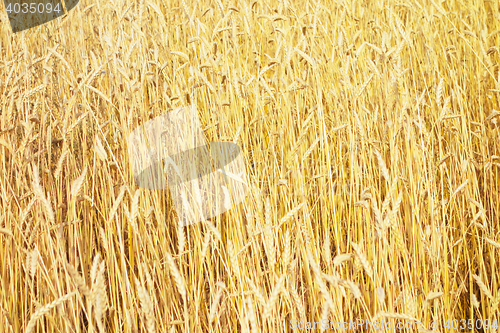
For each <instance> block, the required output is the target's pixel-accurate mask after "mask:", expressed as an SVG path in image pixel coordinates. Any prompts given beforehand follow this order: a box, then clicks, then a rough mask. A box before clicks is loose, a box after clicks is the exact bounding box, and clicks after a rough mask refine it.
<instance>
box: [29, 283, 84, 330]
mask: <svg viewBox="0 0 500 333" xmlns="http://www.w3.org/2000/svg"><path fill="white" fill-rule="evenodd" d="M75 294H76V292H71V293H69V294H66V295H64V296H62V297H60V298H58V299H56V300H55V301H53V302H51V303H49V304H47V305H45V306H43V307H41V308H39V309H38V310H36V311H35V313H34V314H33V315H32V316H31V318H30V321H29V322H28V325H26V333H31V332H32V331H33V330H34V329H35V326H36V323H37V321H38V319H40V318H41V317H42V316H44V315H45V314H47V313H48V312H49V311H50V310H52V309H53V308H55V307H56V306H58V305H59V304H61V303H63V302H66V301H67V300H68V299H70V298H71V297H73V296H74V295H75Z"/></svg>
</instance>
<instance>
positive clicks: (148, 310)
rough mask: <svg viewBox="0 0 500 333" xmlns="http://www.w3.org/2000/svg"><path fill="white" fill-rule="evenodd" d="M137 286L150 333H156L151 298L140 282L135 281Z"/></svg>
mask: <svg viewBox="0 0 500 333" xmlns="http://www.w3.org/2000/svg"><path fill="white" fill-rule="evenodd" d="M135 285H136V288H137V295H138V296H139V300H140V301H141V307H142V310H143V311H144V314H145V316H146V328H147V331H148V333H155V332H156V323H155V318H154V310H153V302H151V298H150V297H149V294H148V292H147V290H146V288H144V287H143V286H142V285H141V283H140V282H139V280H137V279H135Z"/></svg>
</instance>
